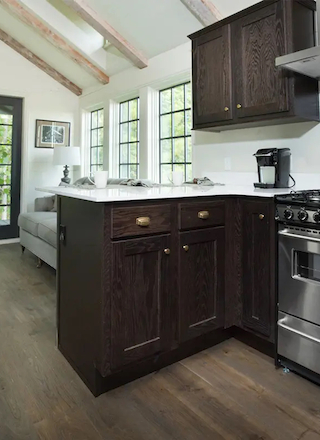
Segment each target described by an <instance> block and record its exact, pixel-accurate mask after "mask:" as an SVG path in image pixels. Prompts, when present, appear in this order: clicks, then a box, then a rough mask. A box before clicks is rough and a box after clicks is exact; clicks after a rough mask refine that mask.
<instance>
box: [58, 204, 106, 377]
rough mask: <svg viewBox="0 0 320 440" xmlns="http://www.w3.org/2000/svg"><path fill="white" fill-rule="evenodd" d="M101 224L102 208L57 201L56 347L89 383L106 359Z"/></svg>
mask: <svg viewBox="0 0 320 440" xmlns="http://www.w3.org/2000/svg"><path fill="white" fill-rule="evenodd" d="M103 224H104V205H103V204H102V203H94V202H87V201H84V200H78V199H72V198H68V197H59V203H58V228H60V229H61V226H62V227H63V230H64V235H63V236H61V240H60V241H58V266H57V268H58V270H57V277H58V282H57V285H58V304H57V309H58V310H57V313H58V344H59V348H60V349H61V351H62V352H63V354H64V355H65V356H66V357H67V359H69V360H71V361H72V363H73V364H74V365H76V366H77V368H78V370H79V371H80V373H81V374H82V375H83V376H84V377H85V378H86V380H87V381H88V382H89V383H91V384H93V383H94V381H95V379H94V378H95V368H96V366H97V365H98V364H99V365H100V364H101V356H102V353H101V336H102V328H101V326H102V324H101V317H102V316H101V303H102V296H103V290H102V271H103V269H102V264H103V251H102V247H103V243H104V236H103ZM58 237H59V233H58Z"/></svg>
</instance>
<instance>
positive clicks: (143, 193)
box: [36, 185, 296, 203]
mask: <svg viewBox="0 0 320 440" xmlns="http://www.w3.org/2000/svg"><path fill="white" fill-rule="evenodd" d="M295 189H296V188H295ZM36 190H37V191H41V192H45V193H50V194H57V195H60V196H66V197H72V198H75V199H82V200H88V201H91V202H106V203H107V202H126V201H131V200H157V199H176V198H184V197H185V198H187V197H204V196H226V195H233V196H255V197H274V196H275V195H276V194H287V193H289V192H290V191H291V190H290V189H286V188H285V189H256V188H254V186H253V185H246V186H237V185H224V186H221V185H216V186H200V185H182V186H156V187H153V188H145V187H134V186H124V185H108V186H107V188H104V189H80V188H66V187H60V186H57V187H47V188H46V187H44V188H36Z"/></svg>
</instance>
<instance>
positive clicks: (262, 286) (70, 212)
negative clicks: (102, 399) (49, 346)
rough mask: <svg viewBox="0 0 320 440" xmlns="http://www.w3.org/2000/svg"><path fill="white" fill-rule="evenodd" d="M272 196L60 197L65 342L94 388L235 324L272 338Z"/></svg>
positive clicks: (148, 368) (61, 337)
mask: <svg viewBox="0 0 320 440" xmlns="http://www.w3.org/2000/svg"><path fill="white" fill-rule="evenodd" d="M273 206H274V204H273V200H272V199H257V198H250V197H243V198H240V197H237V198H236V197H225V198H221V197H203V198H197V199H191V200H188V203H185V202H184V200H172V201H170V202H168V201H166V200H163V201H157V202H155V203H153V202H147V201H146V202H139V203H136V202H126V203H122V204H121V203H108V204H104V203H94V202H88V201H83V200H79V199H73V198H68V197H59V198H58V225H59V243H58V346H59V349H60V351H61V352H62V353H63V354H64V356H65V357H66V358H67V360H68V361H69V362H70V364H71V365H72V366H73V367H74V369H75V370H76V371H77V373H78V374H79V375H80V377H81V378H82V379H83V381H84V382H85V383H86V384H87V386H88V387H89V388H90V390H91V391H92V392H93V394H94V395H96V396H97V395H99V394H101V393H103V392H105V391H107V390H109V389H112V388H115V387H117V386H119V385H121V384H124V383H126V382H129V381H131V380H134V379H136V378H138V377H141V376H143V375H145V374H148V373H150V372H152V371H155V370H157V369H159V368H162V367H164V366H166V365H169V364H170V363H173V362H176V361H178V360H180V359H182V358H184V357H186V356H189V355H191V354H193V353H196V352H197V351H201V350H203V349H205V348H207V347H210V346H212V345H214V344H216V343H219V342H221V341H223V340H225V339H227V338H229V337H231V336H233V335H235V328H236V327H238V328H242V329H244V330H246V332H251V333H252V335H253V337H254V338H256V339H257V340H259V339H260V340H261V341H262V340H264V341H265V343H264V344H269V345H270V346H271V345H272V343H274V329H275V322H274V320H275V312H274V308H275V289H274V276H275V269H274V265H275V228H274V212H273V209H274V208H273ZM262 345H263V344H262Z"/></svg>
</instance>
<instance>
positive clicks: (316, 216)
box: [313, 211, 320, 223]
mask: <svg viewBox="0 0 320 440" xmlns="http://www.w3.org/2000/svg"><path fill="white" fill-rule="evenodd" d="M313 220H314V221H315V222H316V223H320V211H317V212H315V213H314V214H313Z"/></svg>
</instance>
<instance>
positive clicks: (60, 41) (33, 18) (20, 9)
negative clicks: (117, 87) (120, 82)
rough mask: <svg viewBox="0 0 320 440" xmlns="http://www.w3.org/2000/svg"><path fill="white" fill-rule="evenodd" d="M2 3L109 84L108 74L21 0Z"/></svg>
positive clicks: (2, 1)
mask: <svg viewBox="0 0 320 440" xmlns="http://www.w3.org/2000/svg"><path fill="white" fill-rule="evenodd" d="M0 5H1V6H3V7H5V8H6V9H7V10H8V11H9V12H11V13H12V14H13V15H15V16H16V17H17V18H18V19H19V20H21V21H22V22H23V23H25V24H26V25H28V26H30V27H32V28H33V29H34V30H35V31H37V32H38V33H39V34H40V35H41V36H42V37H43V38H45V39H46V40H47V41H49V42H50V43H51V44H52V45H53V46H54V47H55V48H57V49H59V50H60V51H62V52H63V53H64V54H65V55H67V56H68V57H69V58H71V59H72V61H74V62H75V63H77V64H78V65H79V66H80V67H82V68H84V69H85V70H86V71H87V72H88V73H89V74H90V75H92V76H94V77H95V78H96V79H97V80H98V81H100V82H101V83H102V84H108V82H109V77H108V75H107V74H106V73H105V72H104V71H103V70H101V69H100V68H99V67H97V66H96V65H95V64H93V62H92V61H91V60H89V59H88V58H87V57H85V56H84V55H83V54H81V53H80V52H79V51H78V50H76V49H75V48H74V47H73V46H72V45H71V44H69V43H68V42H67V41H66V40H65V39H64V38H62V37H61V36H60V35H58V34H57V33H56V32H55V31H54V30H53V29H51V28H49V26H47V25H46V24H45V23H43V22H42V21H41V20H40V19H39V18H38V17H37V15H35V14H34V13H33V12H32V11H31V10H29V9H27V8H26V7H25V5H24V4H23V2H22V1H21V0H0Z"/></svg>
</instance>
